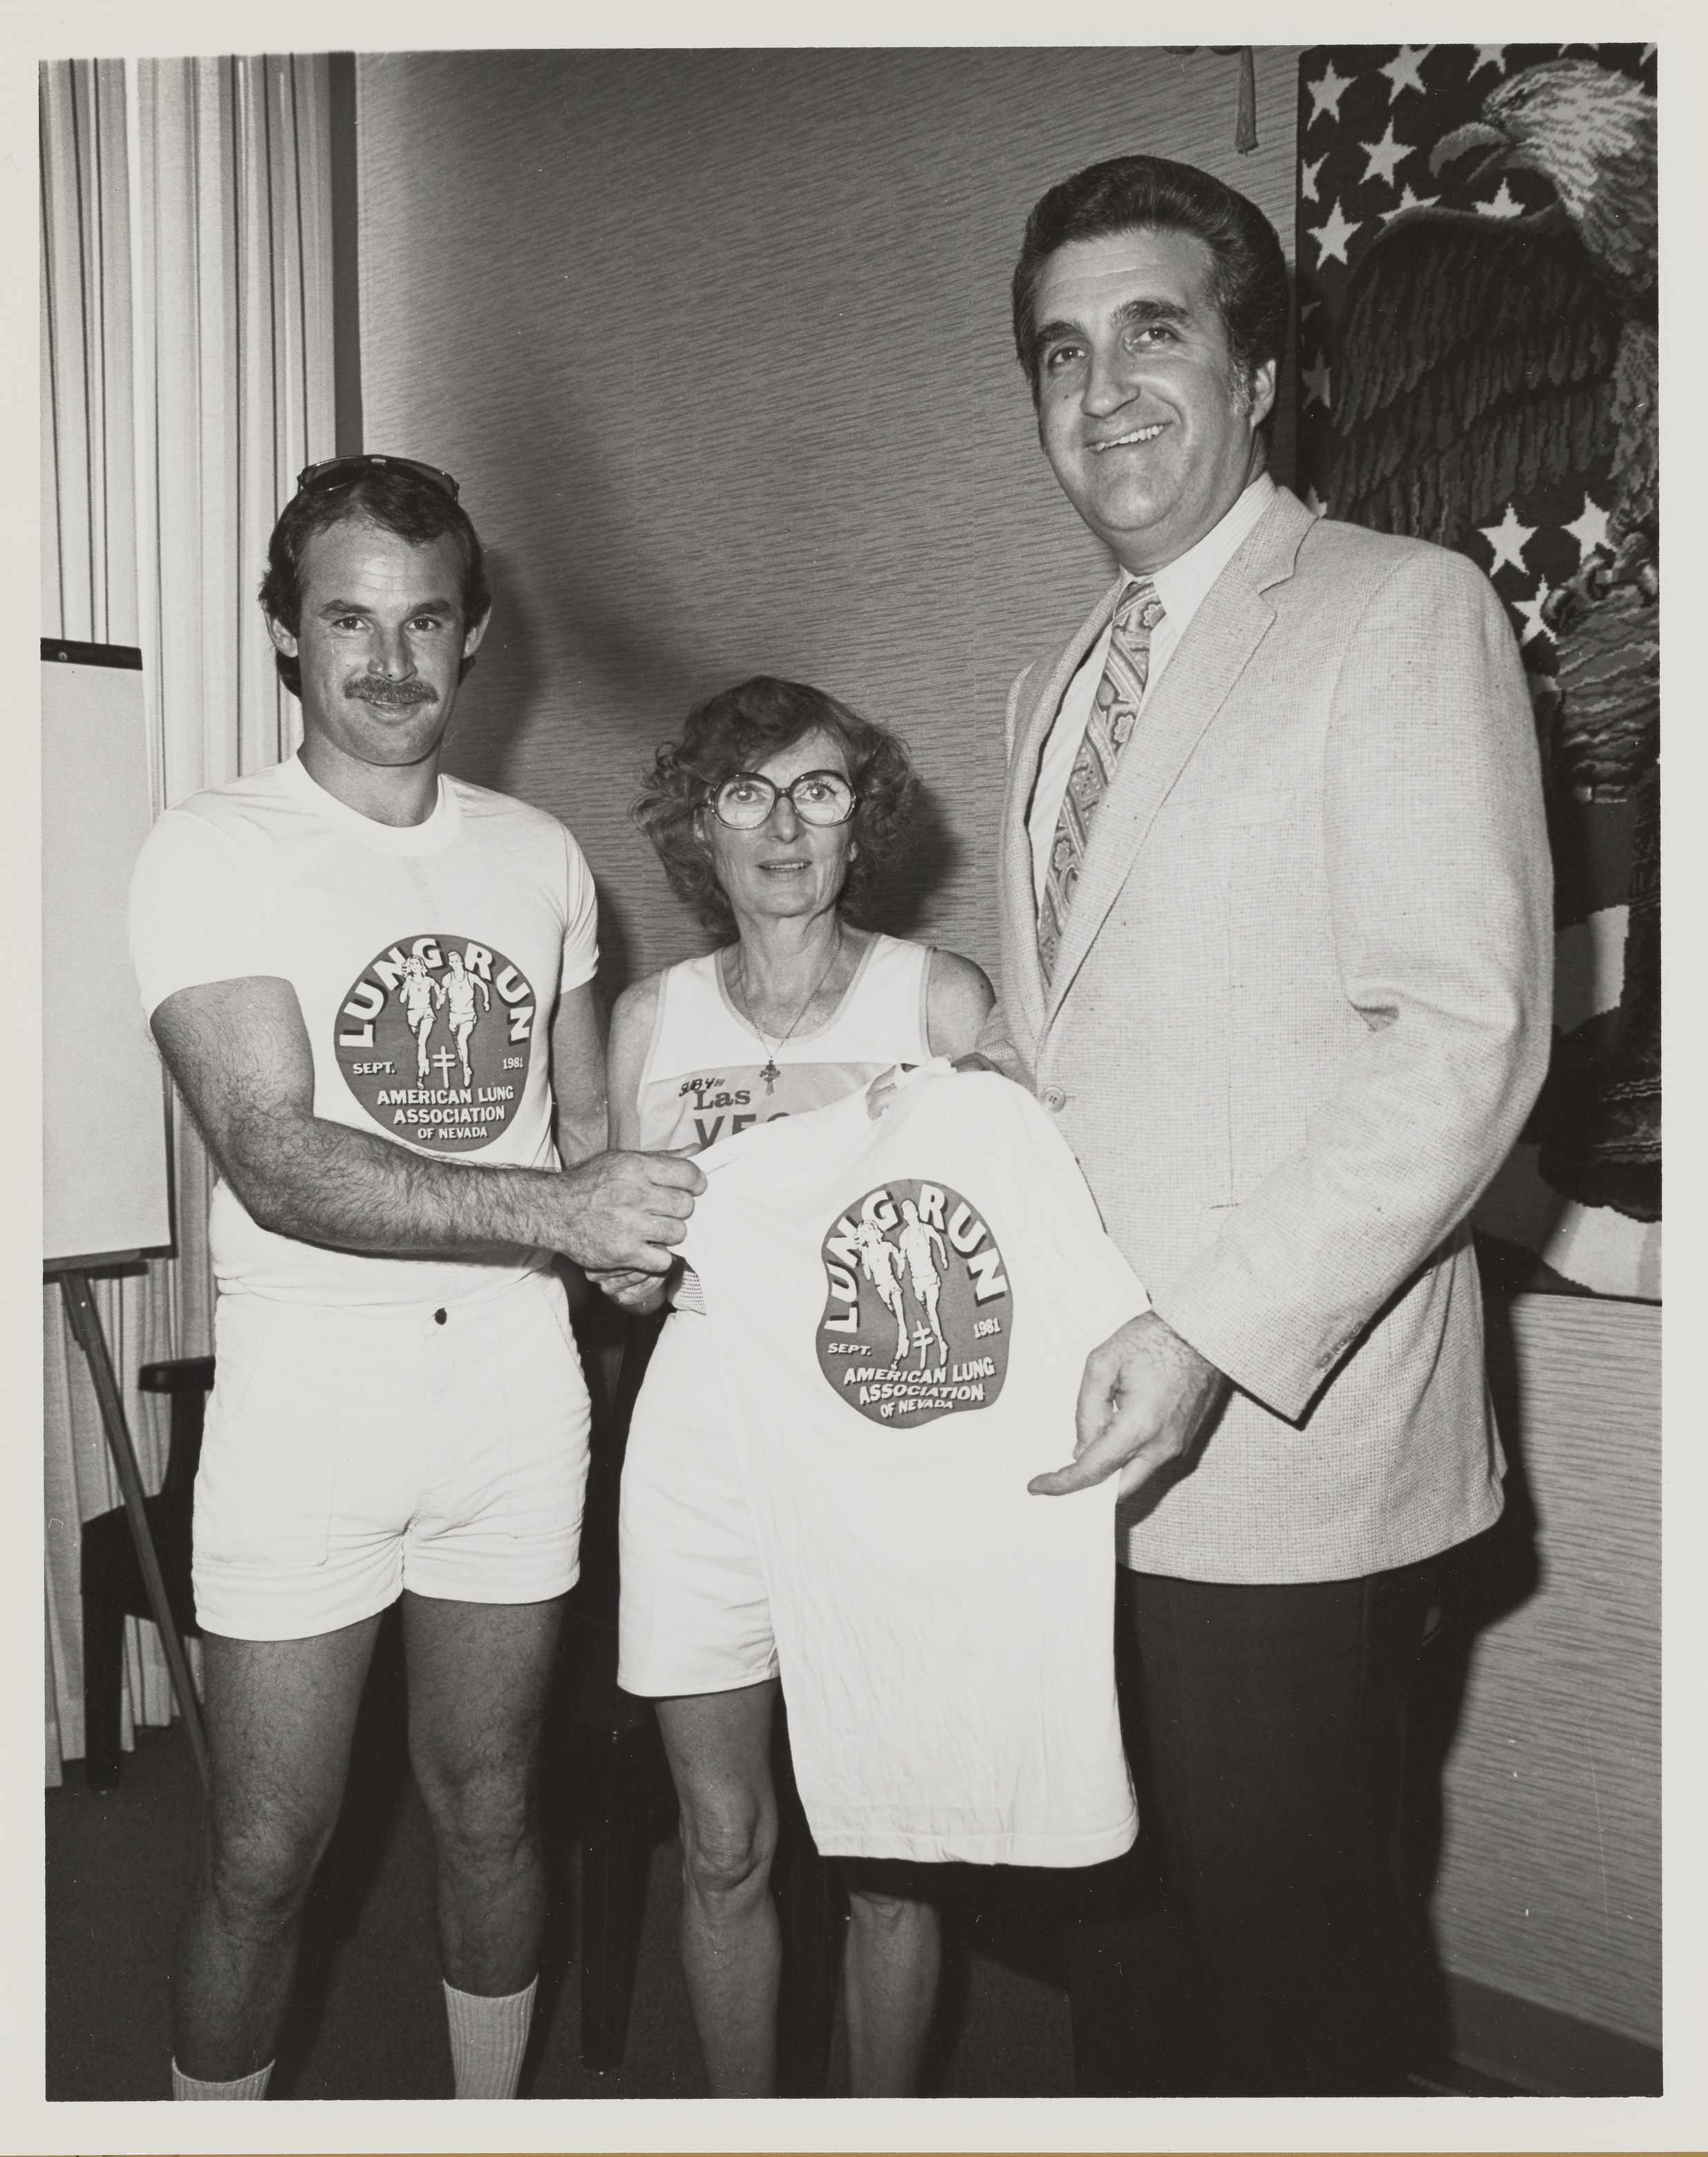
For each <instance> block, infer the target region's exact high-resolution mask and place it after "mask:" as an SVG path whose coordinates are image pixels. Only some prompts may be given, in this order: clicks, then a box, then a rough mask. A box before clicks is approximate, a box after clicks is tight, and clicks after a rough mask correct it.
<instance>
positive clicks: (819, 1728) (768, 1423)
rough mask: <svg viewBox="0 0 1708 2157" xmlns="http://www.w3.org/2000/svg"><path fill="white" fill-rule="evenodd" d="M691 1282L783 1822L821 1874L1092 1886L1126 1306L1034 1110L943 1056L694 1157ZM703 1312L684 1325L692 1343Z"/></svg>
mask: <svg viewBox="0 0 1708 2157" xmlns="http://www.w3.org/2000/svg"><path fill="white" fill-rule="evenodd" d="M699 1161H700V1166H702V1168H703V1169H704V1170H705V1171H706V1172H707V1176H708V1178H709V1180H710V1181H709V1187H708V1188H707V1191H706V1192H705V1193H704V1195H703V1196H702V1197H701V1198H700V1199H699V1200H698V1201H697V1203H696V1205H695V1208H694V1212H693V1216H692V1220H691V1221H690V1223H689V1224H688V1233H687V1241H686V1243H684V1245H683V1246H682V1248H683V1252H684V1254H685V1256H686V1257H687V1260H688V1262H689V1264H691V1265H692V1267H693V1268H694V1269H695V1270H696V1272H697V1274H698V1276H699V1279H700V1282H701V1285H702V1291H703V1295H704V1299H705V1305H706V1312H707V1315H706V1318H705V1320H704V1321H703V1322H704V1323H705V1324H706V1325H707V1326H708V1327H710V1328H711V1329H712V1331H713V1336H715V1340H716V1344H717V1348H718V1361H719V1363H720V1366H721V1370H722V1374H723V1391H724V1394H725V1397H726V1407H727V1413H728V1417H729V1420H730V1426H731V1429H732V1430H733V1434H734V1437H735V1445H736V1455H737V1459H738V1464H739V1467H740V1473H741V1476H742V1482H743V1489H744V1490H745V1492H746V1495H747V1498H748V1502H749V1509H750V1511H751V1514H752V1517H753V1521H754V1531H755V1535H756V1537H757V1540H758V1543H759V1555H760V1562H761V1565H762V1567H763V1569H764V1577H765V1583H766V1588H767V1590H768V1592H769V1598H770V1604H771V1620H772V1624H773V1626H774V1630H775V1634H776V1640H777V1648H778V1654H779V1660H780V1663H781V1669H782V1679H783V1688H784V1692H785V1696H786V1698H787V1700H788V1702H789V1725H790V1740H791V1743H792V1746H793V1749H794V1754H795V1774H796V1778H797V1780H798V1781H799V1784H800V1793H801V1798H802V1801H803V1803H804V1804H805V1809H806V1815H807V1818H808V1820H810V1823H811V1825H812V1830H813V1835H814V1838H815V1840H816V1841H817V1843H818V1846H819V1847H820V1849H821V1850H822V1851H825V1852H826V1854H829V1855H836V1856H871V1857H911V1858H918V1859H923V1860H940V1859H946V1858H959V1859H965V1860H969V1861H972V1862H975V1863H982V1864H1012V1865H1051V1866H1073V1865H1093V1864H1097V1863H1099V1862H1101V1861H1103V1860H1104V1859H1106V1858H1109V1857H1113V1856H1118V1855H1119V1853H1120V1852H1121V1851H1124V1849H1126V1847H1127V1846H1128V1845H1129V1843H1130V1842H1131V1841H1132V1840H1133V1837H1134V1833H1135V1831H1136V1825H1137V1815H1136V1812H1135V1810H1134V1803H1133V1794H1132V1787H1131V1784H1130V1782H1129V1777H1128V1773H1127V1763H1126V1758H1125V1756H1124V1753H1123V1751H1122V1748H1121V1739H1120V1727H1119V1718H1118V1716H1117V1712H1116V1705H1115V1688H1114V1594H1115V1549H1114V1506H1115V1482H1114V1478H1111V1479H1110V1480H1109V1481H1107V1482H1105V1483H1103V1484H1100V1485H1097V1486H1096V1487H1095V1488H1093V1489H1092V1490H1085V1491H1081V1492H1077V1493H1075V1494H1074V1495H1072V1496H1070V1497H1065V1498H1046V1497H1034V1496H1033V1495H1031V1493H1030V1492H1029V1491H1028V1490H1027V1489H1026V1483H1027V1480H1028V1479H1029V1478H1030V1477H1031V1476H1033V1475H1038V1474H1040V1473H1042V1472H1044V1471H1046V1470H1050V1469H1053V1468H1059V1467H1061V1466H1062V1465H1064V1464H1065V1463H1066V1462H1067V1460H1069V1459H1071V1458H1072V1457H1073V1438H1074V1404H1075V1401H1076V1398H1077V1396H1078V1388H1079V1381H1080V1377H1081V1373H1082V1372H1083V1367H1084V1362H1085V1357H1086V1355H1087V1353H1088V1351H1090V1350H1091V1349H1092V1348H1093V1347H1094V1346H1096V1345H1097V1344H1098V1342H1099V1341H1103V1340H1104V1339H1106V1338H1107V1337H1108V1336H1109V1334H1110V1333H1112V1332H1113V1331H1114V1330H1115V1328H1116V1327H1117V1326H1119V1325H1121V1324H1122V1323H1124V1321H1125V1320H1127V1319H1129V1318H1131V1317H1133V1316H1134V1315H1136V1314H1137V1313H1138V1312H1140V1311H1141V1310H1144V1309H1145V1307H1146V1298H1145V1291H1144V1290H1143V1289H1142V1288H1141V1287H1140V1284H1139V1283H1138V1281H1137V1280H1136V1279H1134V1275H1133V1274H1132V1272H1131V1271H1130V1269H1129V1268H1128V1266H1127V1264H1126V1262H1125V1260H1124V1259H1123V1258H1122V1257H1121V1255H1120V1254H1119V1251H1118V1250H1117V1249H1116V1248H1115V1247H1114V1244H1113V1243H1111V1242H1110V1241H1109V1238H1108V1236H1107V1235H1106V1234H1105V1233H1104V1228H1103V1225H1102V1223H1101V1222H1100V1221H1099V1220H1098V1214H1097V1209H1096V1207H1095V1205H1094V1204H1093V1201H1092V1198H1091V1194H1090V1193H1089V1192H1088V1190H1087V1189H1086V1187H1085V1182H1084V1179H1083V1176H1081V1174H1080V1172H1079V1168H1078V1164H1077V1163H1076V1161H1074V1159H1073V1153H1072V1151H1070V1149H1069V1148H1068V1146H1067V1143H1066V1142H1065V1140H1063V1139H1062V1136H1061V1135H1060V1134H1059V1132H1057V1130H1056V1129H1055V1127H1054V1125H1052V1122H1051V1120H1050V1118H1049V1116H1048V1115H1047V1113H1046V1112H1045V1111H1044V1110H1043V1109H1041V1108H1040V1107H1039V1106H1038V1104H1037V1102H1036V1101H1034V1100H1033V1099H1032V1098H1031V1095H1030V1094H1027V1093H1026V1092H1025V1091H1024V1090H1023V1089H1021V1088H1020V1087H1018V1086H1015V1085H1012V1084H1010V1083H1009V1082H1008V1081H1007V1080H1006V1079H1000V1078H997V1077H995V1075H994V1074H990V1073H966V1074H960V1073H954V1072H952V1071H951V1070H950V1069H949V1066H948V1065H947V1064H945V1063H943V1062H942V1061H941V1060H940V1059H939V1060H938V1061H935V1062H934V1063H929V1064H927V1065H925V1066H924V1067H923V1068H922V1069H921V1070H920V1071H918V1072H916V1073H913V1074H911V1075H910V1076H909V1077H908V1078H906V1079H903V1082H902V1084H901V1086H900V1088H899V1090H898V1094H897V1097H896V1099H895V1101H894V1104H893V1106H892V1107H891V1109H890V1110H889V1112H888V1113H887V1115H885V1116H884V1117H882V1119H881V1120H879V1121H877V1122H876V1123H874V1122H873V1121H872V1120H871V1119H870V1117H869V1116H868V1115H867V1106H866V1101H865V1098H864V1096H863V1095H862V1094H853V1095H851V1096H850V1097H849V1098H848V1099H846V1100H843V1101H841V1102H838V1103H836V1104H835V1105H834V1106H832V1107H830V1108H826V1109H817V1110H815V1111H814V1112H812V1113H810V1114H809V1115H803V1116H796V1117H790V1118H787V1119H784V1120H779V1121H778V1122H776V1123H772V1124H764V1125H759V1126H758V1127H757V1128H755V1129H754V1130H749V1131H747V1132H744V1133H743V1135H742V1136H741V1137H740V1138H739V1139H738V1140H724V1141H722V1142H720V1144H718V1145H716V1146H714V1147H713V1148H712V1149H710V1151H707V1152H706V1153H703V1154H702V1155H701V1156H699ZM696 1322H700V1321H696Z"/></svg>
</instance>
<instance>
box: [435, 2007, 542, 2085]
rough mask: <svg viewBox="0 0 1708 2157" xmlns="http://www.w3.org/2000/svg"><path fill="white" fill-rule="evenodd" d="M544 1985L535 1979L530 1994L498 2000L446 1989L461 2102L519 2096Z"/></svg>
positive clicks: (453, 2068)
mask: <svg viewBox="0 0 1708 2157" xmlns="http://www.w3.org/2000/svg"><path fill="white" fill-rule="evenodd" d="M440 1982H441V1983H443V1982H444V1980H443V1979H440ZM538 1983H539V1979H538V1978H535V1979H533V1980H532V1983H531V1984H530V1985H528V1986H527V1990H525V1991H522V1992H507V1993H506V1994H504V1995H502V1998H499V1999H496V2000H495V1999H492V1998H491V1997H489V1995H486V1993H484V1992H459V1991H458V1990H457V1989H456V1987H455V1985H445V2015H446V2017H447V2019H448V2020H449V2021H450V2067H451V2072H452V2074H453V2075H454V2076H455V2079H456V2094H457V2095H458V2096H459V2097H514V2096H515V2095H516V2085H517V2082H518V2081H519V2080H520V2078H521V2075H522V2054H523V2053H524V2052H525V2051H527V2033H528V2031H529V2030H530V2028H532V2024H533V2004H534V1988H535V1986H536V1985H538Z"/></svg>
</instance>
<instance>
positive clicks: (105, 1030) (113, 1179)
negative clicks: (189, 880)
mask: <svg viewBox="0 0 1708 2157" xmlns="http://www.w3.org/2000/svg"><path fill="white" fill-rule="evenodd" d="M62 653H63V654H64V657H61V656H59V655H60V654H62ZM146 728H147V721H146V718H145V715H144V710H143V703H142V655H141V652H140V651H133V650H131V648H130V647H128V646H124V645H114V644H70V643H64V642H58V641H51V640H49V639H47V638H44V639H43V641H42V1127H43V1167H42V1176H43V1185H44V1189H43V1194H42V1197H43V1207H42V1236H43V1241H42V1259H43V1262H44V1264H49V1265H51V1264H54V1263H55V1262H58V1263H61V1264H63V1263H64V1262H65V1261H66V1260H68V1259H88V1260H91V1261H93V1260H98V1259H100V1258H102V1257H106V1256H111V1255H115V1254H118V1253H121V1252H127V1253H128V1252H136V1251H147V1250H158V1249H160V1248H162V1247H163V1246H166V1245H168V1244H169V1243H171V1241H172V1211H171V1205H170V1200H169V1197H168V1184H167V1148H166V1079H165V1073H164V1072H163V1070H162V1066H161V1063H160V1058H159V1057H158V1056H157V1053H156V1052H155V1048H154V1043H153V1041H152V1038H151V1037H150V1035H149V1032H148V1028H147V1025H146V1023H145V1022H144V1020H143V1017H142V1006H141V1001H140V999H139V998H138V996H137V994H136V981H135V978H134V977H133V976H132V975H131V960H130V953H129V950H128V948H127V945H126V937H125V903H126V895H127V893H128V892H129V889H130V883H131V870H132V868H133V867H135V866H136V856H137V853H138V852H139V851H140V850H141V845H142V842H143V840H144V839H145V838H147V836H148V827H149V826H150V824H151V823H152V821H153V812H152V801H151V799H150V795H149V787H148V740H147V731H146Z"/></svg>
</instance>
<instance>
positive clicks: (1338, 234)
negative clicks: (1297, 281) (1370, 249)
mask: <svg viewBox="0 0 1708 2157" xmlns="http://www.w3.org/2000/svg"><path fill="white" fill-rule="evenodd" d="M1362 223H1363V220H1362V219H1356V220H1350V221H1349V220H1348V219H1345V218H1344V217H1342V216H1341V214H1340V204H1339V203H1330V204H1329V214H1328V219H1327V222H1326V223H1325V224H1322V225H1320V226H1319V227H1318V228H1317V229H1316V230H1314V232H1313V233H1312V234H1311V238H1312V239H1314V240H1315V242H1316V244H1317V256H1318V260H1320V261H1321V262H1326V261H1327V260H1329V258H1330V255H1332V256H1333V257H1334V258H1335V260H1336V261H1338V262H1341V263H1345V261H1346V243H1347V241H1348V240H1349V239H1351V237H1352V235H1353V234H1354V233H1355V232H1356V231H1358V230H1359V229H1360V228H1361V225H1362ZM1347 266H1348V267H1349V268H1350V264H1349V265H1347Z"/></svg>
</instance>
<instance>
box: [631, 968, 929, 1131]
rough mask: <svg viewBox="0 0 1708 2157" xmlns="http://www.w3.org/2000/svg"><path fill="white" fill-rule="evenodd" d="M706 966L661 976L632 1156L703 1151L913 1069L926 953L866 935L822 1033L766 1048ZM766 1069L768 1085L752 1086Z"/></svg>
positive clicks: (923, 1058)
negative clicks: (770, 1072)
mask: <svg viewBox="0 0 1708 2157" xmlns="http://www.w3.org/2000/svg"><path fill="white" fill-rule="evenodd" d="M930 959H931V946H930V945H929V944H904V943H902V942H901V941H899V940H898V939H897V938H895V937H893V936H882V935H877V934H874V935H872V937H871V938H870V939H869V940H868V941H867V946H866V949H865V950H864V951H862V953H861V955H860V963H859V965H857V967H856V968H855V970H854V978H853V980H852V981H850V982H849V984H848V986H847V988H846V991H844V993H843V996H842V1001H841V1003H839V1004H838V1005H837V1006H836V1010H835V1011H834V1012H832V1013H831V1017H829V1018H828V1019H826V1021H825V1022H824V1024H823V1025H822V1026H820V1027H815V1028H814V1029H813V1031H812V1032H810V1033H796V1034H794V1035H792V1036H791V1037H790V1039H789V1040H787V1041H784V1042H778V1043H777V1045H776V1046H775V1048H773V1047H772V1046H771V1044H770V1042H769V1040H767V1041H764V1042H762V1041H761V1040H760V1038H759V1035H758V1034H756V1033H755V1032H754V1029H753V1027H751V1026H749V1024H748V1022H746V1020H745V1019H743V1017H742V1015H741V1013H740V1012H738V1010H737V1009H736V1007H735V1005H734V1004H733V1001H731V999H730V996H729V991H728V989H727V988H726V987H725V986H724V982H723V969H722V967H721V966H720V965H719V964H718V953H717V952H715V951H711V952H707V955H706V956H705V957H704V958H703V959H688V960H684V961H683V962H682V965H679V966H671V967H670V968H669V969H667V970H666V972H665V973H664V974H663V975H661V977H660V980H659V985H658V1015H657V1017H656V1019H655V1021H654V1022H653V1027H652V1039H651V1043H650V1044H649V1046H648V1048H647V1051H646V1063H644V1064H643V1065H642V1067H641V1071H640V1145H641V1146H642V1147H643V1148H645V1149H646V1150H648V1151H651V1150H653V1149H655V1148H659V1149H661V1148H664V1147H683V1146H693V1147H695V1148H699V1147H702V1146H708V1145H713V1144H714V1143H715V1142H716V1141H717V1140H719V1139H727V1138H733V1137H734V1136H736V1135H738V1133H739V1132H742V1131H744V1130H749V1128H750V1127H751V1126H752V1125H754V1124H764V1123H773V1122H774V1121H775V1120H776V1119H777V1118H778V1117H779V1116H798V1115H801V1114H802V1113H803V1112H804V1111H805V1110H806V1109H824V1108H828V1107H829V1106H830V1104H831V1102H832V1101H840V1100H841V1099H842V1098H843V1096H844V1095H845V1094H852V1093H855V1092H857V1090H858V1089H860V1088H861V1087H862V1086H864V1085H866V1084H868V1083H869V1081H871V1080H872V1079H875V1078H877V1075H878V1073H880V1072H882V1071H887V1070H888V1068H890V1066H891V1065H892V1064H893V1063H929V1060H930V1057H931V1048H930V1043H929V1040H928V1038H927V1035H926V1026H925V996H926V985H927V981H928V979H929V972H930ZM768 1065H770V1066H774V1068H775V1069H776V1072H777V1076H776V1078H775V1079H772V1080H768V1079H764V1078H763V1077H762V1076H761V1075H760V1074H761V1073H762V1071H763V1070H764V1068H766V1067H767V1066H768Z"/></svg>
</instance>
